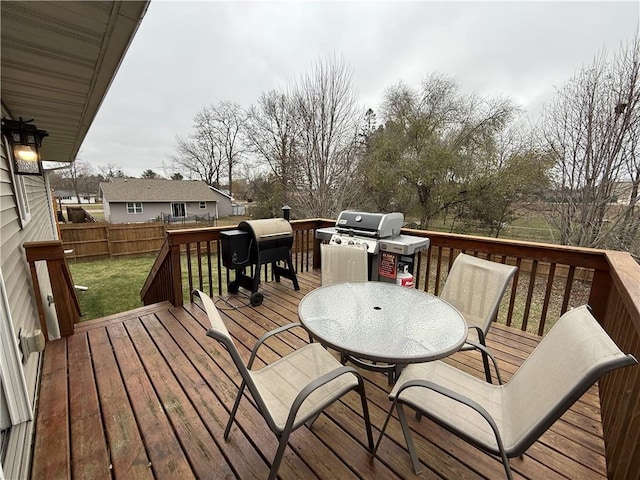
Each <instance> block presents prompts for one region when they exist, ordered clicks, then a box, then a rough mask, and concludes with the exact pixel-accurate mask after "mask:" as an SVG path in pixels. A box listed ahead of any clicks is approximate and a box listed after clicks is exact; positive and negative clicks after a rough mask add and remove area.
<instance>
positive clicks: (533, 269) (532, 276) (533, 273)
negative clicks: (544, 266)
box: [521, 260, 538, 332]
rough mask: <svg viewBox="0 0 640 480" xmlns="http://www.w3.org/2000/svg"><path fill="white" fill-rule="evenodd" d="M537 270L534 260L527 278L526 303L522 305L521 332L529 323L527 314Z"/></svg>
mask: <svg viewBox="0 0 640 480" xmlns="http://www.w3.org/2000/svg"><path fill="white" fill-rule="evenodd" d="M537 270H538V261H537V260H534V261H533V263H532V264H531V274H530V276H529V290H528V292H527V301H526V303H525V305H524V315H523V316H522V327H521V329H522V330H523V331H525V332H526V331H527V324H528V322H529V314H530V313H531V300H532V299H533V292H534V290H535V286H536V274H537Z"/></svg>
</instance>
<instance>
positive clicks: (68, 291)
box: [23, 240, 80, 340]
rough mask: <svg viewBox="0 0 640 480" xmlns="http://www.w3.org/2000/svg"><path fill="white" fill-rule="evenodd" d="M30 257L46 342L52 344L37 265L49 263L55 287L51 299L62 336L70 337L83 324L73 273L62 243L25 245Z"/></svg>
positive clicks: (28, 258)
mask: <svg viewBox="0 0 640 480" xmlns="http://www.w3.org/2000/svg"><path fill="white" fill-rule="evenodd" d="M23 247H24V249H25V252H26V254H27V262H29V268H30V269H31V279H32V281H33V289H34V292H35V298H36V303H37V306H38V316H39V318H40V328H41V330H42V333H43V334H44V337H45V339H47V340H49V331H48V328H47V321H46V318H45V313H44V305H43V303H42V295H41V288H40V287H41V286H40V280H39V279H38V270H37V268H36V262H39V261H46V262H47V270H48V272H49V281H50V283H51V295H52V296H53V302H54V305H55V308H56V315H57V317H58V326H59V328H60V335H62V336H63V337H64V336H67V335H71V334H72V333H73V328H74V325H75V324H76V323H78V322H79V321H80V305H79V304H78V297H77V296H76V291H75V287H74V284H73V280H72V278H71V271H70V270H69V265H68V264H67V258H66V256H65V253H64V249H63V247H62V242H61V241H59V240H52V241H45V242H26V243H24V244H23Z"/></svg>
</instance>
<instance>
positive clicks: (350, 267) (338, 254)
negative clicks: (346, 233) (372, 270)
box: [320, 243, 369, 285]
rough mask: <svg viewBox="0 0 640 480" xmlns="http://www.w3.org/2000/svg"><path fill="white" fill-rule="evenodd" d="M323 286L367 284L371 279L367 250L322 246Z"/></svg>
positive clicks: (357, 247) (351, 247)
mask: <svg viewBox="0 0 640 480" xmlns="http://www.w3.org/2000/svg"><path fill="white" fill-rule="evenodd" d="M320 258H321V261H322V269H321V282H322V285H331V284H332V283H338V282H366V281H367V280H368V279H369V270H368V257H367V250H366V249H365V247H364V246H349V247H346V246H341V245H330V244H325V243H322V244H320Z"/></svg>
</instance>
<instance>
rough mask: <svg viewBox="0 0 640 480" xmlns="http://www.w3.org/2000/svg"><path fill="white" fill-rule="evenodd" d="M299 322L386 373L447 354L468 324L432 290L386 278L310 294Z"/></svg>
mask: <svg viewBox="0 0 640 480" xmlns="http://www.w3.org/2000/svg"><path fill="white" fill-rule="evenodd" d="M298 315H299V317H300V322H301V323H302V325H303V326H304V327H305V328H306V329H307V331H308V332H309V333H310V334H311V336H312V337H313V338H315V339H317V340H318V341H319V342H320V343H322V344H324V345H326V346H328V347H331V348H333V349H335V350H337V351H338V352H340V353H341V354H342V359H343V361H345V360H347V359H348V360H350V361H352V362H353V363H355V364H357V365H360V366H361V367H364V368H368V369H371V370H378V371H383V372H386V373H388V375H389V382H390V383H393V382H394V381H395V378H397V375H398V374H399V373H400V370H401V369H402V367H403V366H404V365H407V364H409V363H419V362H428V361H431V360H438V359H440V358H444V357H446V356H448V355H450V354H452V353H454V352H456V351H458V350H459V349H460V347H462V345H463V344H464V342H465V340H466V339H467V331H468V330H467V323H466V322H465V320H464V318H463V316H462V315H461V314H460V312H458V310H456V309H455V308H454V307H453V306H451V305H450V304H448V303H447V302H445V301H444V300H441V299H440V298H438V297H436V296H434V295H431V294H429V293H426V292H423V291H421V290H417V289H415V288H406V287H400V286H398V285H396V284H393V283H387V282H345V283H335V284H332V285H326V286H322V287H319V288H316V289H315V290H313V291H311V292H309V293H308V294H307V295H305V296H304V298H303V299H302V300H301V301H300V305H299V307H298Z"/></svg>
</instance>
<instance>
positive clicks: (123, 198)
mask: <svg viewBox="0 0 640 480" xmlns="http://www.w3.org/2000/svg"><path fill="white" fill-rule="evenodd" d="M100 190H102V196H103V198H104V199H105V200H106V201H108V202H205V201H209V202H213V201H217V200H219V199H220V195H221V194H220V193H216V192H214V191H213V190H211V189H210V188H209V186H208V185H207V184H206V183H205V182H203V181H201V180H158V179H154V180H151V179H147V178H126V179H113V180H112V181H111V182H105V183H101V184H100Z"/></svg>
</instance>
